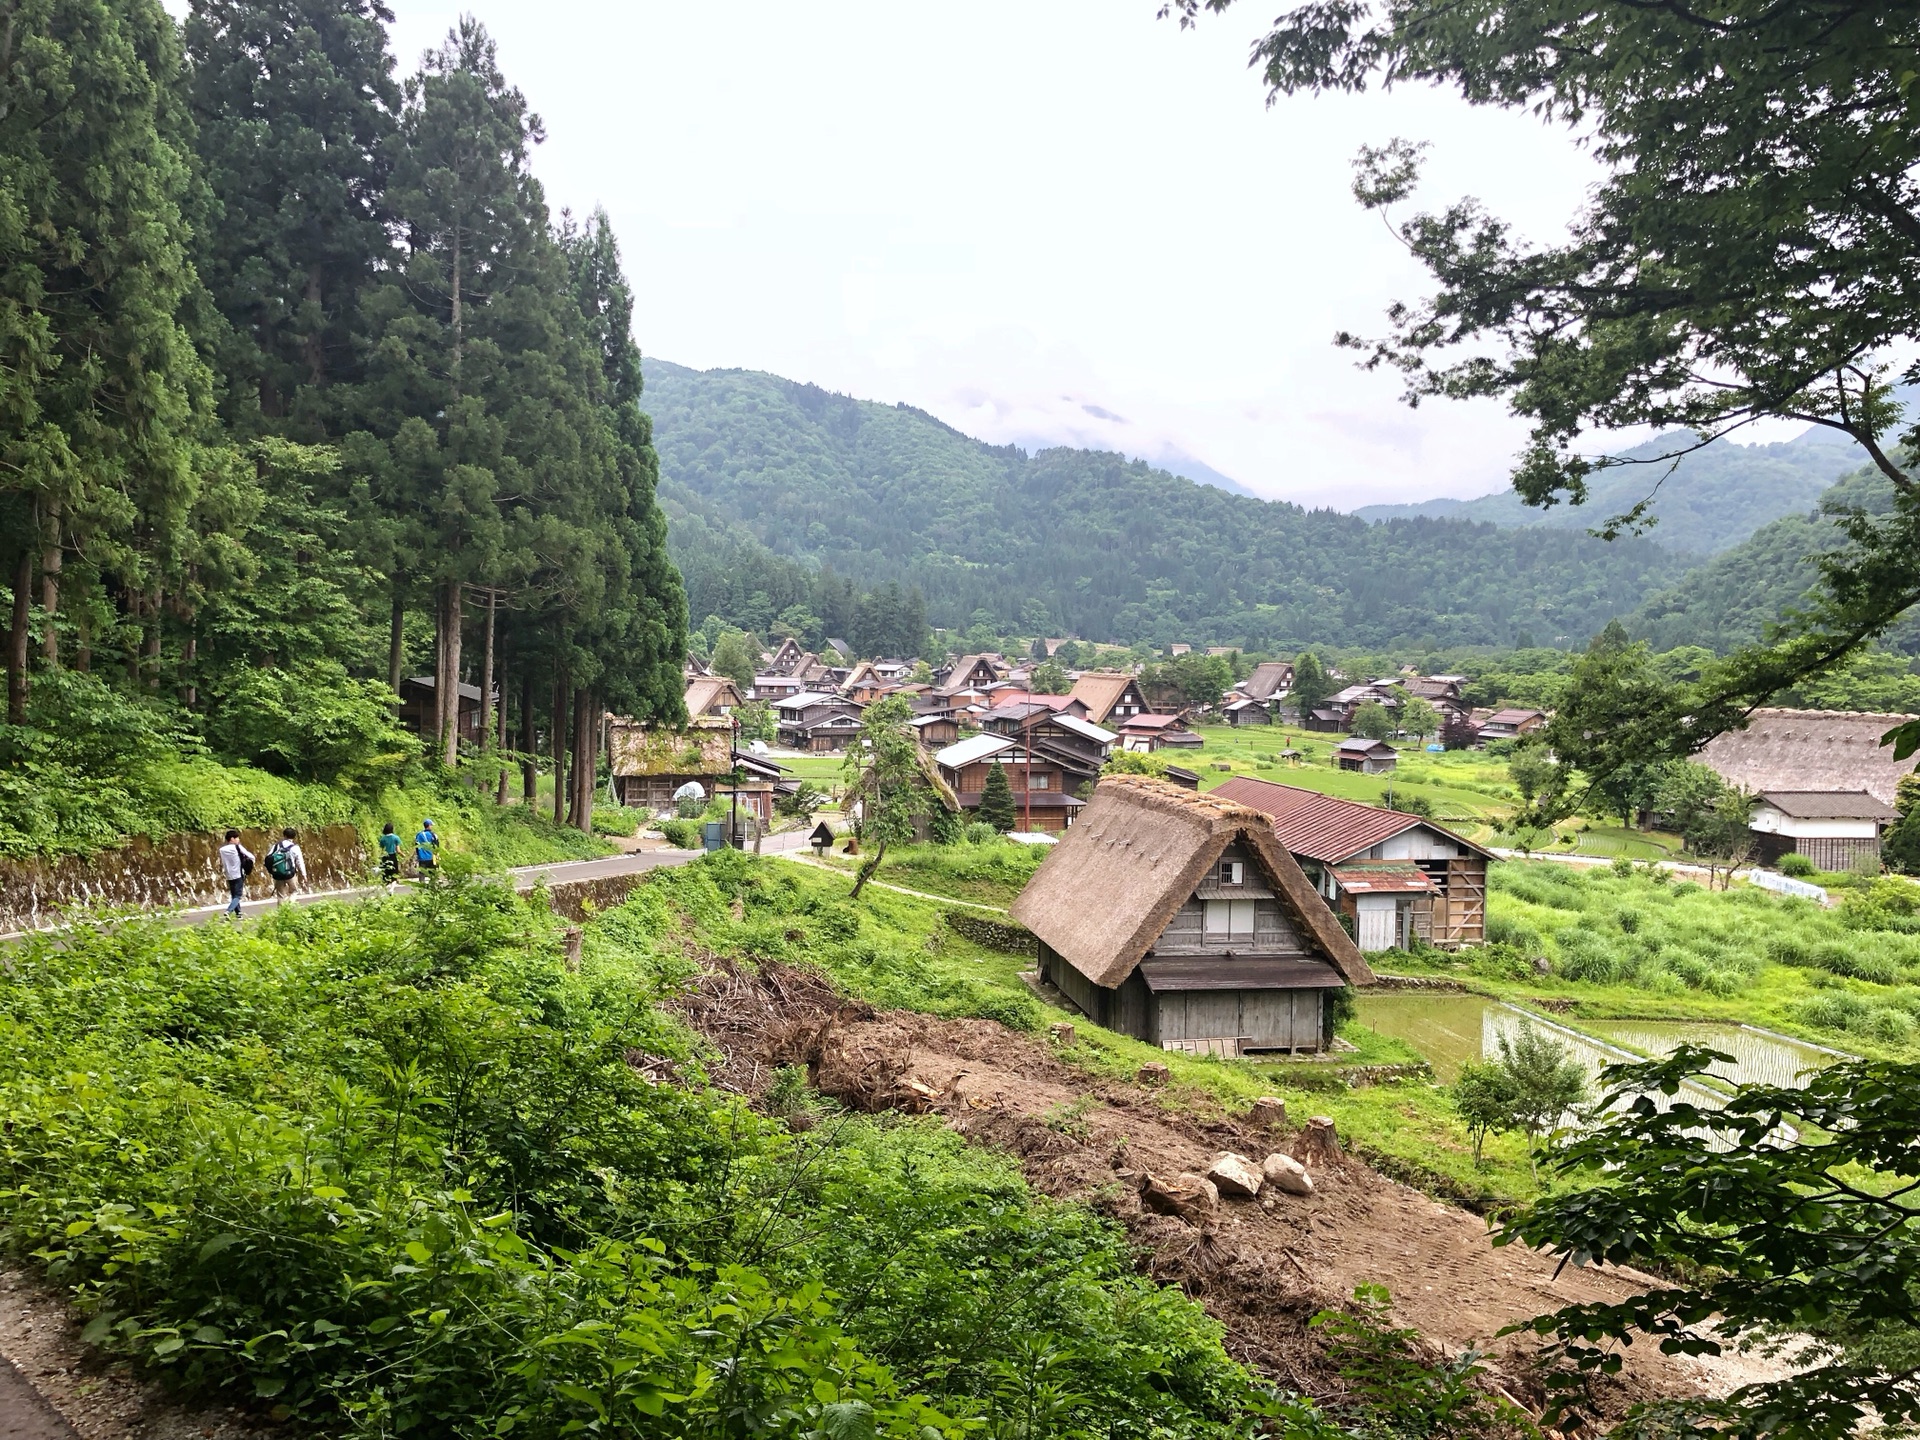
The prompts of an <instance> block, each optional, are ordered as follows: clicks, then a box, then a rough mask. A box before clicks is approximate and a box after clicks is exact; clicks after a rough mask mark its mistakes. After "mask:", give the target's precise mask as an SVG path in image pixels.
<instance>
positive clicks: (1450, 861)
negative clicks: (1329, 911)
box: [1213, 775, 1494, 951]
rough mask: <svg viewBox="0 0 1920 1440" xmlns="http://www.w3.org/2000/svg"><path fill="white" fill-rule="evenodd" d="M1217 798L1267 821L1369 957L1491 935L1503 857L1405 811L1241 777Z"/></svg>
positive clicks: (1470, 942) (1451, 946) (1466, 942)
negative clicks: (1497, 860)
mask: <svg viewBox="0 0 1920 1440" xmlns="http://www.w3.org/2000/svg"><path fill="white" fill-rule="evenodd" d="M1213 793H1214V794H1215V795H1219V796H1222V797H1223V798H1225V799H1228V800H1232V801H1235V802H1237V803H1239V804H1242V805H1247V806H1250V807H1251V808H1253V809H1255V810H1258V811H1260V812H1261V813H1262V814H1264V815H1266V816H1268V817H1269V819H1270V820H1271V822H1272V824H1273V833H1274V836H1275V838H1276V839H1278V840H1279V842H1280V843H1281V845H1283V846H1285V847H1286V849H1287V851H1288V853H1289V854H1291V855H1293V856H1294V857H1295V858H1296V859H1298V860H1299V862H1300V864H1301V866H1302V867H1303V868H1304V869H1305V871H1306V872H1307V878H1308V879H1309V880H1311V881H1312V882H1313V885H1314V888H1315V889H1316V890H1318V891H1319V893H1320V895H1321V896H1322V898H1324V899H1325V900H1326V902H1327V904H1328V905H1330V906H1332V907H1333V908H1334V909H1335V910H1337V911H1339V913H1341V914H1342V915H1344V916H1346V917H1347V921H1348V923H1349V924H1351V925H1352V926H1353V930H1354V935H1355V938H1356V939H1357V940H1358V941H1359V945H1360V948H1361V949H1362V950H1367V951H1372V950H1391V949H1394V948H1396V947H1401V948H1404V947H1405V946H1406V945H1407V944H1408V943H1409V942H1410V941H1412V940H1414V939H1416V938H1417V939H1420V940H1425V941H1426V942H1428V943H1429V944H1432V945H1439V946H1443V947H1445V948H1447V949H1454V948H1457V947H1459V946H1461V945H1477V944H1479V943H1480V942H1481V941H1483V940H1485V939H1486V935H1487V865H1488V862H1490V861H1491V860H1492V859H1493V858H1494V857H1493V852H1492V851H1491V850H1488V849H1486V848H1485V847H1484V846H1480V845H1476V844H1474V842H1473V841H1471V840H1468V839H1465V838H1464V837H1462V836H1459V835H1456V834H1454V832H1453V831H1451V830H1449V829H1447V828H1446V827H1445V826H1443V825H1438V824H1435V823H1434V822H1433V821H1431V820H1428V819H1425V818H1423V817H1421V816H1419V815H1410V814H1408V813H1406V812H1405V811H1403V810H1387V809H1383V808H1381V807H1380V806H1378V805H1362V804H1360V803H1358V802H1357V801H1353V800H1341V799H1338V798H1337V797H1335V796H1332V795H1322V794H1321V793H1320V792H1319V791H1317V790H1303V789H1302V788H1300V787H1299V786H1298V785H1276V784H1275V783H1273V782H1272V781H1271V780H1255V779H1253V778H1252V777H1251V776H1246V775H1236V776H1234V777H1233V779H1231V780H1229V781H1227V782H1226V783H1225V784H1224V785H1222V786H1220V788H1219V789H1217V790H1215V791H1214V792H1213Z"/></svg>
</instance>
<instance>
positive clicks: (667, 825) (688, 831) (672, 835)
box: [660, 820, 706, 850]
mask: <svg viewBox="0 0 1920 1440" xmlns="http://www.w3.org/2000/svg"><path fill="white" fill-rule="evenodd" d="M660 833H661V834H662V835H664V836H666V837H667V843H668V844H669V845H671V846H673V848H674V849H676V850H698V849H700V848H701V846H702V845H704V844H705V843H706V842H705V839H704V837H703V836H702V835H701V833H700V822H699V821H698V820H662V821H661V822H660Z"/></svg>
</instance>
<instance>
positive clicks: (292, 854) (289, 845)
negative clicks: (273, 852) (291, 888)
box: [274, 840, 307, 880]
mask: <svg viewBox="0 0 1920 1440" xmlns="http://www.w3.org/2000/svg"><path fill="white" fill-rule="evenodd" d="M274 848H275V849H278V850H284V851H286V854H287V858H288V859H289V860H291V861H293V869H294V873H295V874H297V875H299V877H300V878H301V879H302V880H304V879H306V878H307V857H306V853H305V852H304V851H302V850H301V848H300V846H299V843H298V842H297V841H293V840H281V841H279V842H278V843H277V844H276V845H275V847H274Z"/></svg>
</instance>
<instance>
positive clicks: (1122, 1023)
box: [1013, 775, 1373, 1055]
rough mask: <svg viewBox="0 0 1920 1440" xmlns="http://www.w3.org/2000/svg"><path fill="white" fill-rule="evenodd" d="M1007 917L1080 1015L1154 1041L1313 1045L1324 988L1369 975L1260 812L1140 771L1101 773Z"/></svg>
mask: <svg viewBox="0 0 1920 1440" xmlns="http://www.w3.org/2000/svg"><path fill="white" fill-rule="evenodd" d="M1013 916H1014V918H1015V919H1017V920H1018V921H1020V923H1021V924H1023V925H1025V926H1026V927H1027V928H1028V929H1029V930H1031V931H1033V933H1034V935H1035V936H1036V937H1037V939H1038V941H1039V951H1040V954H1039V959H1040V970H1041V975H1042V977H1043V978H1044V979H1046V980H1048V981H1049V982H1051V983H1052V984H1054V985H1056V986H1058V987H1059V988H1060V990H1061V991H1062V992H1063V993H1065V994H1066V996H1067V997H1068V998H1069V999H1070V1000H1072V1001H1073V1003H1074V1004H1075V1005H1077V1006H1078V1007H1079V1008H1080V1009H1081V1010H1083V1011H1084V1012H1085V1013H1086V1014H1087V1016H1088V1017H1089V1018H1090V1019H1092V1020H1093V1021H1094V1022H1095V1023H1097V1024H1101V1025H1105V1026H1107V1027H1108V1028H1109V1029H1114V1030H1119V1031H1122V1032H1123V1033H1125V1034H1129V1035H1133V1036H1136V1037H1138V1038H1140V1039H1143V1040H1147V1041H1149V1042H1151V1043H1155V1044H1159V1045H1163V1046H1165V1047H1167V1048H1168V1049H1184V1050H1192V1051H1198V1052H1210V1053H1221V1054H1235V1055H1237V1054H1240V1053H1242V1052H1244V1051H1248V1050H1317V1049H1319V1048H1321V1047H1322V1045H1324V1044H1325V1042H1326V1040H1327V1038H1328V1036H1327V1033H1326V1032H1327V1019H1326V1017H1327V1013H1328V1012H1327V1009H1326V1006H1325V1004H1324V1000H1325V996H1326V993H1327V992H1328V991H1332V990H1338V989H1340V988H1342V987H1343V986H1346V985H1365V984H1369V983H1371V982H1372V980H1373V972H1372V971H1371V970H1369V969H1368V968H1367V962H1366V961H1365V960H1364V959H1363V958H1362V957H1361V954H1360V951H1359V950H1358V949H1357V948H1356V947H1355V945H1354V943H1353V941H1352V939H1351V938H1349V937H1348V935H1347V933H1346V931H1345V930H1343V929H1342V928H1341V927H1340V924H1339V922H1338V921H1337V920H1336V919H1335V918H1334V916H1333V913H1332V912H1331V911H1330V910H1328V909H1327V907H1326V906H1325V905H1324V904H1322V903H1321V901H1320V898H1319V896H1318V895H1316V894H1315V893H1314V890H1313V887H1312V886H1311V885H1310V884H1309V883H1308V882H1307V878H1306V876H1305V875H1303V874H1302V873H1301V870H1300V867H1299V865H1298V864H1296V863H1295V861H1294V859H1293V857H1292V856H1291V855H1289V854H1288V853H1287V852H1286V851H1285V850H1284V849H1282V848H1281V847H1280V843H1279V841H1278V840H1277V839H1276V838H1275V837H1274V833H1273V827H1272V825H1271V824H1270V823H1269V821H1268V819H1267V817H1266V816H1265V815H1263V814H1261V813H1260V812H1259V811H1257V810H1253V809H1249V808H1248V807H1246V806H1244V805H1237V804H1234V803H1233V802H1231V801H1227V800H1221V799H1217V798H1215V797H1213V796H1210V795H1199V794H1195V793H1192V792H1190V791H1186V790H1182V789H1180V788H1179V787H1177V786H1174V785H1169V784H1167V783H1165V782H1164V781H1159V780H1154V779H1151V778H1148V777H1146V776H1140V775H1114V776H1109V777H1107V778H1106V779H1104V780H1102V781H1101V782H1100V784H1099V787H1098V788H1097V789H1096V790H1095V791H1094V794H1093V799H1092V800H1091V801H1090V802H1089V803H1088V805H1087V808H1086V809H1085V810H1084V811H1082V812H1081V816H1080V819H1079V820H1078V822H1077V823H1076V824H1075V825H1074V826H1073V828H1072V829H1070V830H1068V831H1067V832H1066V835H1065V837H1064V838H1063V839H1062V840H1061V841H1060V843H1059V844H1058V845H1057V846H1055V847H1054V850H1053V852H1052V853H1051V854H1049V855H1048V856H1047V858H1046V861H1045V863H1043V864H1042V865H1041V867H1040V869H1039V870H1038V872H1036V873H1035V875H1034V877H1033V879H1032V880H1031V881H1029V882H1028V884H1027V888H1026V889H1025V890H1024V891H1022V892H1021V895H1020V898H1019V899H1018V900H1016V901H1015V902H1014V905H1013Z"/></svg>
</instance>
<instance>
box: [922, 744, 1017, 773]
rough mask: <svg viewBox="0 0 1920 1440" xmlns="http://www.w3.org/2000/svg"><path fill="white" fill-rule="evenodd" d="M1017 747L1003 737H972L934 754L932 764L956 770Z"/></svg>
mask: <svg viewBox="0 0 1920 1440" xmlns="http://www.w3.org/2000/svg"><path fill="white" fill-rule="evenodd" d="M1018 748H1019V746H1018V745H1016V744H1015V742H1014V741H1013V740H1011V739H1009V738H1008V737H1007V736H1005V735H973V736H969V737H968V738H967V739H965V740H961V741H959V742H958V743H956V744H953V745H949V746H947V748H946V749H944V750H939V751H936V752H935V753H934V757H933V762H934V764H936V765H944V766H946V767H947V768H948V769H949V770H958V769H959V768H960V767H961V766H962V765H971V764H973V762H974V761H976V760H985V759H986V758H987V757H988V756H990V755H998V754H999V753H1000V752H1001V751H1002V750H1015V749H1018Z"/></svg>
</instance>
